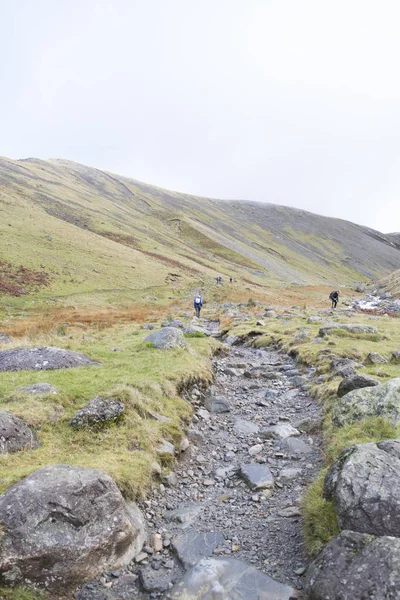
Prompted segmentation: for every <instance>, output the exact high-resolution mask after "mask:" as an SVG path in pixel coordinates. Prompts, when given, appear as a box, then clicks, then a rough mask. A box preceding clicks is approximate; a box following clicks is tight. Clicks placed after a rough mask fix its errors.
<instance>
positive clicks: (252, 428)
mask: <svg viewBox="0 0 400 600" xmlns="http://www.w3.org/2000/svg"><path fill="white" fill-rule="evenodd" d="M259 429H260V428H259V426H258V425H257V423H252V422H251V421H245V420H244V419H238V420H237V421H235V423H234V425H233V430H234V431H235V432H236V433H243V434H245V435H251V434H254V433H258V431H259Z"/></svg>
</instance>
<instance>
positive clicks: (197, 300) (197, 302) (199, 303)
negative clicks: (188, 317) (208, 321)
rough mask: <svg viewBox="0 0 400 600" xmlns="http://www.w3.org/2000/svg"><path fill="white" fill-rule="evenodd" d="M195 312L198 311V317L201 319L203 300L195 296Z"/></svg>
mask: <svg viewBox="0 0 400 600" xmlns="http://www.w3.org/2000/svg"><path fill="white" fill-rule="evenodd" d="M193 306H194V310H195V311H196V317H198V318H200V311H201V307H202V306H203V300H202V298H201V296H195V298H194V301H193Z"/></svg>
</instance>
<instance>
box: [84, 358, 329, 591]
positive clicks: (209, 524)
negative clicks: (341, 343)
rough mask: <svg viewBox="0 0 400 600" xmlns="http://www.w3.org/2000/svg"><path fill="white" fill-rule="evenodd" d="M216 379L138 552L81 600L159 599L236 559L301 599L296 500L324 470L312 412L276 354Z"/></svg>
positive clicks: (236, 363) (149, 508)
mask: <svg viewBox="0 0 400 600" xmlns="http://www.w3.org/2000/svg"><path fill="white" fill-rule="evenodd" d="M214 369H215V384H214V386H213V387H212V388H211V390H210V392H209V394H208V395H207V396H206V397H204V395H203V394H202V393H201V392H200V391H199V390H198V389H197V388H194V389H193V390H191V393H190V398H189V400H190V401H191V403H192V404H193V406H194V407H195V413H194V416H193V422H192V427H191V429H190V431H189V434H188V440H189V442H190V445H189V447H188V448H187V449H186V450H185V451H184V452H183V453H182V459H181V460H180V462H179V465H178V467H177V471H176V474H171V475H170V477H169V478H168V482H166V485H161V486H160V489H158V490H157V491H156V492H155V493H154V495H153V496H152V497H151V498H150V499H149V500H148V501H146V502H144V503H143V505H142V507H141V508H142V510H143V512H144V513H145V515H146V518H147V523H148V529H149V543H148V545H147V546H145V548H144V552H143V553H142V555H140V556H139V557H137V559H136V561H135V562H134V563H133V564H132V565H130V566H129V567H128V568H127V569H126V570H124V571H118V572H114V573H110V574H106V575H105V576H104V577H103V578H102V580H101V581H100V582H96V583H93V584H88V585H86V586H84V587H83V588H82V589H81V591H80V592H78V593H77V594H76V596H75V598H77V599H78V600H124V599H128V598H129V599H134V598H135V599H136V598H139V599H145V598H163V597H165V592H166V591H167V590H168V589H169V587H170V586H171V583H172V582H174V581H175V580H176V579H177V578H179V577H180V576H181V575H182V573H183V570H184V567H185V568H188V567H189V566H190V565H192V564H194V563H195V562H196V561H197V560H198V559H199V558H200V557H201V556H204V555H211V554H213V555H218V556H231V557H234V558H239V559H241V560H242V561H245V562H246V563H248V564H251V565H253V566H255V567H257V568H258V569H260V570H262V571H264V572H265V573H267V574H268V575H270V576H271V577H273V578H274V579H276V580H277V581H280V582H282V583H286V584H289V585H292V586H293V587H294V588H295V589H296V590H298V596H299V597H301V590H302V575H303V573H304V571H305V567H306V565H307V563H308V559H307V556H306V552H305V548H304V543H303V535H302V523H301V518H300V500H301V496H302V494H303V492H304V490H305V487H306V486H307V484H308V483H309V482H311V481H312V480H313V479H314V478H315V476H316V474H317V472H318V471H319V470H320V469H321V468H322V467H323V464H324V458H323V455H322V452H321V450H320V449H319V443H320V442H319V439H318V437H315V436H314V437H312V436H310V435H308V434H306V433H305V430H306V429H307V430H309V431H310V428H309V427H308V424H310V422H311V423H312V422H316V421H318V419H319V413H318V409H317V407H316V406H315V404H314V403H313V401H312V400H310V399H309V398H308V397H307V396H306V394H305V393H304V392H303V391H302V389H301V387H298V386H299V385H302V384H303V383H304V376H303V377H300V374H299V373H298V370H297V367H296V365H295V363H294V361H293V360H292V359H291V358H289V357H288V356H286V355H283V354H281V353H279V352H277V351H265V350H255V349H251V348H244V347H232V348H230V353H229V356H226V357H224V358H220V359H218V360H216V361H214ZM303 375H304V374H303ZM310 375H311V373H310ZM306 377H307V374H306ZM214 411H218V412H214ZM219 411H225V412H219ZM249 465H250V466H249ZM257 484H258V486H259V488H260V489H257Z"/></svg>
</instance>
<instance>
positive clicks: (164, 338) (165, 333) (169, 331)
mask: <svg viewBox="0 0 400 600" xmlns="http://www.w3.org/2000/svg"><path fill="white" fill-rule="evenodd" d="M144 341H145V342H149V343H150V344H153V346H154V347H155V348H157V349H158V350H171V349H172V348H186V342H185V338H184V335H183V333H182V330H181V329H178V328H177V327H164V328H163V329H160V330H159V331H155V332H154V333H151V334H150V335H148V336H147V337H146V338H145V339H144Z"/></svg>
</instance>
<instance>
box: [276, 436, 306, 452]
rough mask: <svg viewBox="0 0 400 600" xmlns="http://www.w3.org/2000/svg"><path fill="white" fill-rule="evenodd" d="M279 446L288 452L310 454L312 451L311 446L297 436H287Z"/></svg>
mask: <svg viewBox="0 0 400 600" xmlns="http://www.w3.org/2000/svg"><path fill="white" fill-rule="evenodd" d="M280 447H281V449H282V450H285V451H287V452H289V453H290V454H298V455H302V454H310V453H311V452H312V448H311V447H310V446H309V445H308V444H306V442H303V440H299V438H297V437H288V438H285V439H284V440H282V442H281V444H280Z"/></svg>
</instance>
